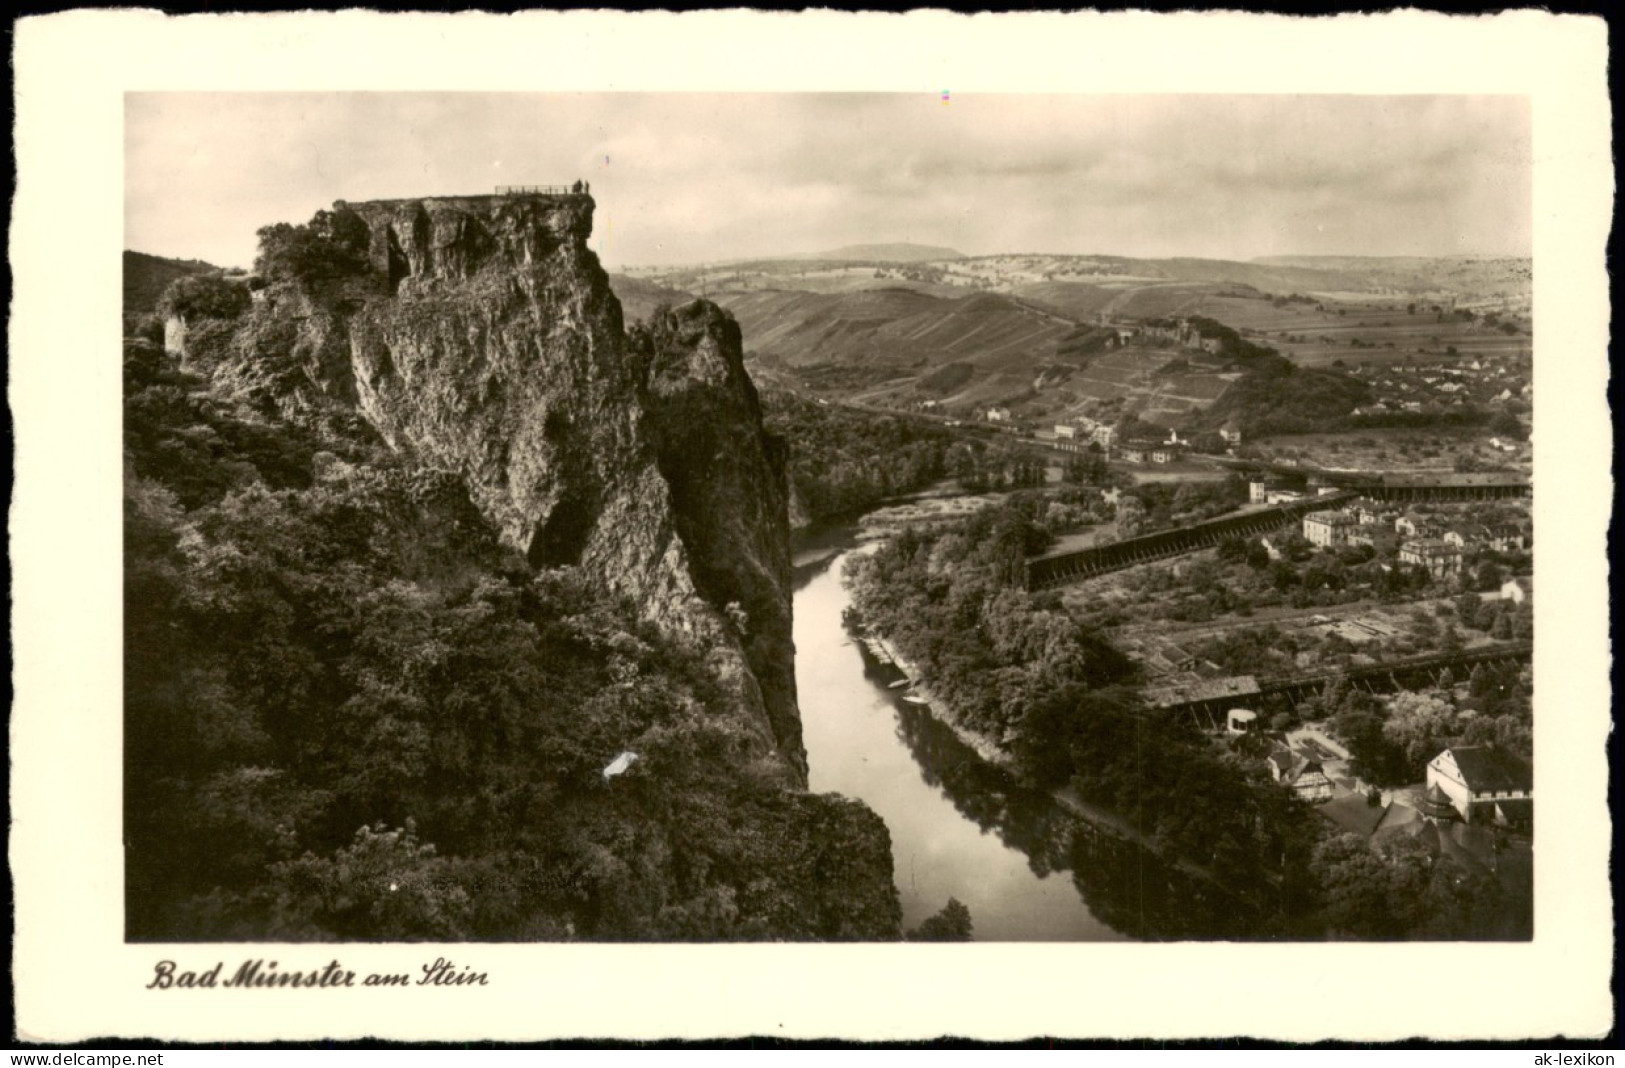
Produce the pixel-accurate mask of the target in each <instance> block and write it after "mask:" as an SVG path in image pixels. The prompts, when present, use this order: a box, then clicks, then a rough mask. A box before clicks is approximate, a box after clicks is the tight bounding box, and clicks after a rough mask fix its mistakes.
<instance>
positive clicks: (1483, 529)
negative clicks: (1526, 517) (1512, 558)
mask: <svg viewBox="0 0 1625 1068" xmlns="http://www.w3.org/2000/svg"><path fill="white" fill-rule="evenodd" d="M1478 537H1479V540H1481V541H1482V542H1483V543H1484V544H1485V545H1487V546H1489V548H1491V549H1493V550H1494V551H1495V552H1498V553H1510V552H1522V551H1523V550H1524V549H1525V548H1527V547H1528V546H1527V544H1526V543H1525V541H1524V532H1523V528H1522V527H1520V526H1518V525H1517V524H1516V523H1485V524H1483V525H1482V526H1480V527H1479V528H1478Z"/></svg>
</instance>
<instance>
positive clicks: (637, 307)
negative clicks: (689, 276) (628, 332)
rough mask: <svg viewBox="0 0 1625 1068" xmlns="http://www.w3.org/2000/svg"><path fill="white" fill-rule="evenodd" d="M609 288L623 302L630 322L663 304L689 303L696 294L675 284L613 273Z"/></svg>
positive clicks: (622, 307)
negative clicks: (669, 284) (664, 283)
mask: <svg viewBox="0 0 1625 1068" xmlns="http://www.w3.org/2000/svg"><path fill="white" fill-rule="evenodd" d="M609 288H610V289H611V290H613V291H614V293H615V297H616V299H617V300H619V301H620V302H621V312H622V313H623V314H624V316H625V318H626V321H627V322H628V323H633V322H636V321H638V320H639V319H647V318H648V317H649V313H650V312H652V311H654V310H655V309H656V308H658V307H660V305H662V304H669V305H671V306H672V307H676V306H677V305H679V304H687V303H688V302H689V301H691V300H693V299H694V294H693V293H690V292H689V291H688V290H686V289H679V288H677V287H675V286H668V285H661V284H660V283H659V282H651V281H649V280H648V279H645V278H633V277H632V276H630V275H625V274H612V275H610V276H609Z"/></svg>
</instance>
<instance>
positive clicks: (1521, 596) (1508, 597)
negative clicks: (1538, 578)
mask: <svg viewBox="0 0 1625 1068" xmlns="http://www.w3.org/2000/svg"><path fill="white" fill-rule="evenodd" d="M1534 599H1535V579H1534V576H1532V575H1521V576H1519V577H1518V578H1515V579H1508V580H1507V581H1505V582H1503V583H1502V584H1501V600H1503V601H1511V602H1512V603H1513V604H1527V603H1529V602H1531V601H1533V600H1534Z"/></svg>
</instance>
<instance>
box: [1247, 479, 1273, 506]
mask: <svg viewBox="0 0 1625 1068" xmlns="http://www.w3.org/2000/svg"><path fill="white" fill-rule="evenodd" d="M1269 488H1270V484H1269V483H1268V482H1265V481H1264V480H1263V479H1261V478H1255V479H1253V480H1252V481H1251V482H1248V483H1247V502H1248V503H1249V504H1263V503H1264V499H1265V497H1266V495H1267V494H1268V493H1269Z"/></svg>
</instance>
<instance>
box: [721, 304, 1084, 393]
mask: <svg viewBox="0 0 1625 1068" xmlns="http://www.w3.org/2000/svg"><path fill="white" fill-rule="evenodd" d="M712 299H713V300H715V301H716V302H717V303H719V304H721V305H723V306H724V307H726V308H727V309H728V310H729V311H731V312H733V314H734V316H735V317H736V318H737V319H738V320H739V325H740V328H741V330H743V332H744V335H745V349H746V352H747V354H748V355H750V356H752V357H754V359H755V360H757V361H758V363H759V365H760V366H763V367H766V368H768V369H769V370H772V371H781V372H790V373H792V374H794V375H795V376H796V377H798V378H799V379H801V380H802V381H803V382H804V383H806V384H809V385H812V386H815V387H819V388H822V389H825V390H828V391H829V392H831V393H835V394H840V395H847V396H852V395H859V394H862V393H864V392H866V391H868V390H871V389H873V388H876V387H878V386H881V385H882V384H886V383H889V384H890V387H891V388H900V389H908V388H911V386H912V384H913V383H916V382H919V381H920V380H921V379H926V378H929V379H930V382H929V385H927V386H926V387H925V389H926V393H927V394H928V395H930V396H932V397H934V398H939V399H944V400H946V399H949V398H950V397H951V398H952V399H953V400H954V401H955V402H958V403H967V404H969V403H986V402H989V401H994V400H1002V399H1004V398H1005V397H1007V396H1010V395H1012V394H1017V393H1021V392H1022V391H1024V390H1026V389H1028V388H1030V386H1031V384H1032V380H1033V376H1034V375H1035V374H1036V373H1037V371H1038V370H1039V369H1040V368H1042V367H1043V366H1044V365H1046V364H1047V363H1048V362H1050V361H1051V360H1053V359H1054V357H1055V353H1056V352H1057V350H1058V348H1059V346H1060V344H1061V342H1062V341H1063V340H1064V339H1066V338H1068V337H1070V336H1071V335H1072V334H1073V333H1074V332H1075V331H1076V330H1077V328H1078V324H1077V323H1076V322H1075V321H1074V320H1072V319H1070V318H1068V317H1066V316H1064V315H1061V314H1058V313H1056V312H1054V311H1052V310H1050V309H1047V308H1043V307H1039V306H1035V305H1033V304H1030V303H1028V302H1025V301H1022V300H1019V299H1015V298H1012V297H1008V296H1004V295H1002V294H994V293H970V294H967V295H965V296H962V297H957V298H949V297H939V296H933V295H931V294H928V293H921V292H918V291H916V290H913V289H908V288H904V287H890V288H884V289H869V290H862V291H857V292H850V293H808V292H805V291H797V290H758V291H751V292H742V293H722V294H716V295H714V296H713V297H712ZM949 364H955V365H958V369H957V370H956V371H954V372H952V373H951V374H950V375H948V376H939V375H934V372H937V371H939V370H940V369H941V368H943V367H944V366H946V365H949Z"/></svg>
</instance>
